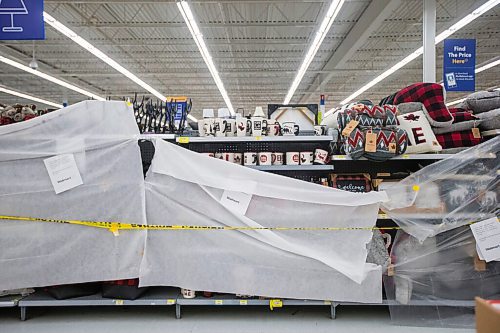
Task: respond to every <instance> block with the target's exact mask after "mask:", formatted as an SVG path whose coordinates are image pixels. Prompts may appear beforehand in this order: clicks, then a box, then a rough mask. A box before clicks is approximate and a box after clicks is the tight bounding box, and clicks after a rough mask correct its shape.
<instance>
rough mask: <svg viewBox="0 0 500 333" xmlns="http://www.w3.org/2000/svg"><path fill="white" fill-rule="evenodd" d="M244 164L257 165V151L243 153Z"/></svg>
mask: <svg viewBox="0 0 500 333" xmlns="http://www.w3.org/2000/svg"><path fill="white" fill-rule="evenodd" d="M243 164H244V165H257V153H253V152H248V153H244V154H243Z"/></svg>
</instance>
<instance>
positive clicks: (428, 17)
mask: <svg viewBox="0 0 500 333" xmlns="http://www.w3.org/2000/svg"><path fill="white" fill-rule="evenodd" d="M423 12H424V13H423V28H422V29H423V30H422V36H423V39H424V40H423V44H424V54H423V65H424V68H423V81H424V82H436V45H435V39H436V0H424V11H423Z"/></svg>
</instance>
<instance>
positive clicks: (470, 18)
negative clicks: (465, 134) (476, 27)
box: [340, 0, 500, 104]
mask: <svg viewBox="0 0 500 333" xmlns="http://www.w3.org/2000/svg"><path fill="white" fill-rule="evenodd" d="M499 3H500V0H489V1H488V2H486V3H485V4H483V5H482V6H480V7H479V8H477V9H476V10H474V11H473V12H472V13H470V14H468V15H467V16H465V17H464V18H462V19H461V20H460V21H458V22H457V23H455V24H453V25H452V26H451V27H449V28H448V29H446V30H445V31H443V32H442V33H440V34H439V35H437V36H436V39H435V44H438V43H440V42H442V41H443V40H445V39H446V38H448V37H449V36H451V35H452V34H454V33H455V32H457V31H458V30H460V29H461V28H463V27H465V26H466V25H467V24H469V23H471V22H472V21H474V20H475V19H477V18H478V17H479V16H481V15H483V14H484V13H486V12H487V11H489V10H490V9H492V8H494V7H495V6H496V5H498V4H499ZM423 53H424V48H423V46H422V47H419V48H418V49H416V50H415V51H413V52H412V53H411V54H410V55H408V56H407V57H406V58H404V59H403V60H401V61H400V62H398V63H397V64H395V65H394V66H392V67H391V68H389V69H388V70H386V71H385V72H383V73H382V74H380V75H379V76H377V77H376V78H375V79H373V80H372V81H370V82H368V83H367V84H365V85H364V86H362V87H361V88H359V89H358V90H356V91H355V92H354V93H352V94H351V95H349V96H348V97H347V98H346V99H344V100H343V101H341V102H340V104H346V103H348V102H350V101H352V100H353V99H354V98H356V97H358V96H359V95H361V94H362V93H363V92H365V91H366V90H368V89H370V88H371V87H373V86H374V85H376V84H377V83H379V82H380V81H382V80H383V79H385V78H386V77H388V76H389V75H391V74H393V73H394V72H396V71H397V70H399V69H400V68H401V67H403V66H405V65H406V64H408V63H409V62H411V61H413V60H414V59H416V58H418V57H419V56H420V55H422V54H423Z"/></svg>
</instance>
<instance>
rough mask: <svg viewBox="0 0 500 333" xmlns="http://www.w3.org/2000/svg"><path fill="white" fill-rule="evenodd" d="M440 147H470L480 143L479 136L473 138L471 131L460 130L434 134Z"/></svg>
mask: <svg viewBox="0 0 500 333" xmlns="http://www.w3.org/2000/svg"><path fill="white" fill-rule="evenodd" d="M436 139H437V140H438V142H439V144H440V145H441V147H443V148H445V149H448V148H458V147H472V146H476V145H478V144H480V143H481V138H475V137H474V135H473V134H472V131H460V132H453V133H446V134H436Z"/></svg>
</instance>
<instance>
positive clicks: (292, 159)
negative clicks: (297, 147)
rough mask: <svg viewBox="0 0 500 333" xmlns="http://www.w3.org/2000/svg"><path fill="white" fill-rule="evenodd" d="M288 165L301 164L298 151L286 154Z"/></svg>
mask: <svg viewBox="0 0 500 333" xmlns="http://www.w3.org/2000/svg"><path fill="white" fill-rule="evenodd" d="M286 164H287V165H299V164H300V154H299V152H298V151H291V152H287V153H286Z"/></svg>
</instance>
